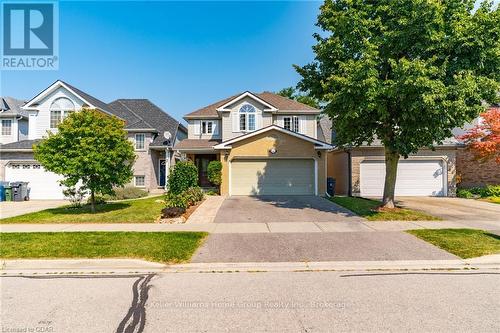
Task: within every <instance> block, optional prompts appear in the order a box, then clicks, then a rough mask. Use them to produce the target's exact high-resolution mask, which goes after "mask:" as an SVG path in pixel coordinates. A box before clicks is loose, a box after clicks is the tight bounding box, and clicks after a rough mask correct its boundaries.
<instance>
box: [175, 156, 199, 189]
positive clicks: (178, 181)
mask: <svg viewBox="0 0 500 333" xmlns="http://www.w3.org/2000/svg"><path fill="white" fill-rule="evenodd" d="M195 186H198V169H197V168H196V166H195V165H194V164H193V162H191V161H181V162H177V163H176V164H175V165H174V167H173V169H172V171H171V172H170V175H169V176H168V191H169V192H170V193H173V194H180V193H182V192H184V191H185V190H187V189H188V188H190V187H195Z"/></svg>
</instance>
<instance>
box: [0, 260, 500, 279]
mask: <svg viewBox="0 0 500 333" xmlns="http://www.w3.org/2000/svg"><path fill="white" fill-rule="evenodd" d="M1 267H2V269H1V271H0V274H1V276H18V275H26V276H29V275H55V274H71V275H79V274H82V275H89V274H100V275H102V274H144V273H224V272H232V273H236V272H239V273H244V272H252V273H256V272H307V271H373V270H376V271H402V270H405V271H406V270H462V269H467V270H469V269H500V255H490V256H484V257H479V258H473V259H456V260H397V261H322V262H274V263H266V262H264V263H260V262H257V263H256V262H243V263H190V264H177V265H166V264H160V263H154V262H148V261H144V260H136V259H68V260H3V261H1Z"/></svg>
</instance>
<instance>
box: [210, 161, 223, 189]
mask: <svg viewBox="0 0 500 333" xmlns="http://www.w3.org/2000/svg"><path fill="white" fill-rule="evenodd" d="M207 171H208V180H209V181H210V182H211V183H212V184H214V185H217V186H219V185H220V184H221V183H222V163H221V162H220V161H211V162H210V163H208V169H207Z"/></svg>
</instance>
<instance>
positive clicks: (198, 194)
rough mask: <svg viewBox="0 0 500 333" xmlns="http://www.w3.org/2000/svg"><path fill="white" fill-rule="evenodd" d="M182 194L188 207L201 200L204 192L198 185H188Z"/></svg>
mask: <svg viewBox="0 0 500 333" xmlns="http://www.w3.org/2000/svg"><path fill="white" fill-rule="evenodd" d="M182 195H183V196H184V198H185V200H186V202H187V204H188V207H189V206H192V205H194V204H196V203H197V202H200V201H201V200H203V198H205V194H204V193H203V190H202V189H201V188H200V187H190V188H188V189H187V190H185V191H184V192H183V193H182Z"/></svg>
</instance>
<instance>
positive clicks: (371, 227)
mask: <svg viewBox="0 0 500 333" xmlns="http://www.w3.org/2000/svg"><path fill="white" fill-rule="evenodd" d="M196 219H198V218H196ZM444 228H454V229H456V228H472V229H482V230H500V226H499V225H498V223H495V222H491V221H490V222H488V221H467V222H465V221H412V222H408V221H378V222H370V221H364V222H354V221H350V222H279V223H185V224H156V223H155V224H153V223H113V224H97V223H92V224H82V223H80V224H77V223H73V224H0V232H71V231H138V232H158V231H160V232H162V231H163V232H171V231H205V232H210V233H216V234H219V233H290V232H293V233H296V232H303V233H309V232H377V231H404V230H411V229H444Z"/></svg>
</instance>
